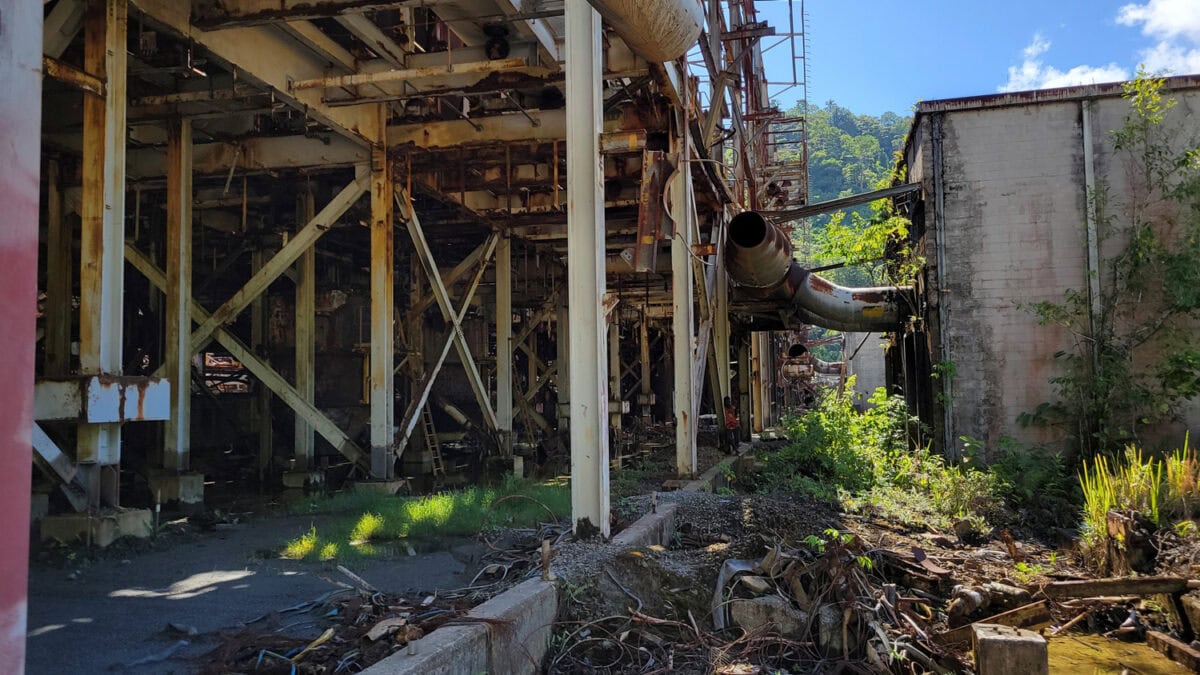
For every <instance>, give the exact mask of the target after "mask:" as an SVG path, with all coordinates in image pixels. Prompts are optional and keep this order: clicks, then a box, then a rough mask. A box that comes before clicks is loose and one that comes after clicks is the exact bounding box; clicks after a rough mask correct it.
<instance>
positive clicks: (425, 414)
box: [421, 405, 446, 482]
mask: <svg viewBox="0 0 1200 675" xmlns="http://www.w3.org/2000/svg"><path fill="white" fill-rule="evenodd" d="M421 433H422V434H423V435H424V436H425V448H426V449H427V450H429V453H430V454H431V455H432V456H433V480H434V481H435V482H436V481H438V480H439V479H441V478H445V477H446V463H445V462H443V461H442V444H441V443H439V442H438V437H437V429H435V428H434V426H433V412H431V411H430V410H429V406H428V405H425V406H422V407H421Z"/></svg>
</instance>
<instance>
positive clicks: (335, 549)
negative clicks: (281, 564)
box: [282, 478, 571, 560]
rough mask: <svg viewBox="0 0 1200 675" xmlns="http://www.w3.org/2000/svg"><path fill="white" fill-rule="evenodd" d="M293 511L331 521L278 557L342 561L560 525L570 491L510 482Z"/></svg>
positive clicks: (333, 501)
mask: <svg viewBox="0 0 1200 675" xmlns="http://www.w3.org/2000/svg"><path fill="white" fill-rule="evenodd" d="M293 511H294V512H298V513H306V514H317V513H322V514H330V515H331V516H332V517H331V518H330V519H329V520H330V521H332V522H328V523H326V524H323V525H322V528H321V532H322V536H321V537H318V536H317V533H316V530H315V529H314V530H312V531H311V532H309V533H308V534H306V535H303V536H301V537H300V538H298V539H295V540H292V541H289V542H287V543H286V544H285V545H284V547H283V552H282V555H283V557H285V558H296V559H303V558H308V559H312V558H314V557H317V558H320V559H321V560H332V559H347V558H357V557H373V556H377V555H383V554H386V553H387V552H389V551H393V550H395V549H394V547H389V546H386V545H382V546H381V545H379V544H381V542H387V541H394V540H429V539H434V538H443V537H471V536H474V535H476V534H478V533H479V532H481V531H486V530H489V529H494V528H498V527H533V526H536V525H537V524H539V523H544V522H554V521H560V520H562V519H564V518H567V517H568V516H569V515H570V512H571V491H570V486H569V484H568V483H567V481H566V480H565V479H563V480H554V481H546V482H533V481H529V480H519V479H513V478H509V479H507V480H505V481H504V482H503V483H501V484H500V485H497V486H495V487H469V488H466V489H463V490H456V491H452V492H441V493H438V494H433V495H426V496H422V497H397V496H393V495H384V494H378V493H346V494H338V495H333V496H330V497H321V498H313V499H310V500H308V501H307V502H305V503H303V504H301V505H300V506H299V507H297V508H294V509H293ZM339 515H341V516H344V517H339ZM314 553H315V554H316V555H314Z"/></svg>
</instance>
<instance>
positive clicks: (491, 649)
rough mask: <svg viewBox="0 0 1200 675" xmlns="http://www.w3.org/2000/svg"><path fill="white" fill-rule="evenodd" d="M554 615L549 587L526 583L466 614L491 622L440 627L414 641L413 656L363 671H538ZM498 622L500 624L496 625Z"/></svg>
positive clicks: (554, 594) (397, 674) (503, 674)
mask: <svg viewBox="0 0 1200 675" xmlns="http://www.w3.org/2000/svg"><path fill="white" fill-rule="evenodd" d="M557 613H558V591H557V589H556V588H555V586H554V584H553V583H550V582H547V581H542V580H541V579H530V580H529V581H525V582H522V583H520V584H517V585H516V586H513V587H512V588H510V589H508V590H507V591H505V592H503V593H501V594H500V595H497V596H496V597H494V598H492V599H491V600H488V601H487V602H485V603H483V604H482V605H479V606H478V607H476V608H474V609H472V610H471V611H470V612H468V613H467V616H468V617H471V618H473V619H488V620H493V621H494V622H495V623H491V624H489V623H475V624H467V625H459V626H443V627H442V628H439V629H437V630H435V631H433V632H432V633H430V634H429V635H428V636H426V637H423V638H421V639H420V640H416V641H414V642H413V643H412V644H413V645H414V646H415V652H416V653H409V652H408V651H402V652H399V653H396V654H393V655H391V656H389V657H387V658H386V659H384V660H382V661H380V662H379V663H376V664H375V665H373V666H371V667H370V668H368V669H366V670H365V671H363V672H364V673H371V674H372V675H401V674H403V675H409V674H412V675H418V674H424V673H433V674H441V673H445V674H446V675H451V674H453V675H459V674H460V673H462V674H474V673H490V674H493V675H525V674H526V673H536V672H538V671H540V670H541V666H542V657H544V656H545V655H546V647H547V646H548V645H549V642H550V632H551V628H552V624H553V623H554V619H555V617H556V615H557ZM500 622H503V624H502V625H496V624H498V623H500Z"/></svg>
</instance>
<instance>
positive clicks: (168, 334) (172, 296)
mask: <svg viewBox="0 0 1200 675" xmlns="http://www.w3.org/2000/svg"><path fill="white" fill-rule="evenodd" d="M165 298H166V311H165V312H164V314H165V315H166V330H165V331H164V332H165V338H166V339H165V342H166V350H165V352H166V353H165V355H164V356H165V359H164V362H165V363H166V368H167V379H168V380H169V381H170V382H171V417H170V419H168V420H167V422H166V424H165V425H164V429H163V431H164V438H163V459H162V466H163V468H164V469H166V470H168V471H187V470H188V469H189V468H190V452H191V427H192V425H191V421H192V365H191V364H192V350H191V345H190V344H189V342H190V337H191V335H192V315H191V306H190V303H191V301H192V122H191V120H188V119H174V120H171V121H169V122H168V123H167V288H166V291H165Z"/></svg>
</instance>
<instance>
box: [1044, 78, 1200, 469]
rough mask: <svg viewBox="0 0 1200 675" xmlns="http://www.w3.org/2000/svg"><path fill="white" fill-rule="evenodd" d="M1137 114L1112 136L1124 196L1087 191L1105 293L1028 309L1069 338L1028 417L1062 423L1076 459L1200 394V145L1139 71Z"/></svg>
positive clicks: (1113, 445) (1138, 437)
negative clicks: (1046, 393) (1046, 396)
mask: <svg viewBox="0 0 1200 675" xmlns="http://www.w3.org/2000/svg"><path fill="white" fill-rule="evenodd" d="M1125 98H1126V99H1127V100H1128V101H1129V104H1130V109H1129V113H1128V114H1127V115H1126V116H1125V119H1124V124H1123V125H1122V127H1121V128H1120V129H1118V130H1116V131H1113V132H1112V135H1111V142H1112V144H1113V148H1114V149H1115V150H1116V151H1117V153H1118V155H1119V156H1120V157H1121V158H1122V159H1123V160H1124V163H1125V165H1126V172H1127V175H1128V180H1129V182H1130V185H1129V186H1128V189H1124V190H1122V191H1121V192H1122V194H1125V195H1127V197H1125V198H1124V200H1123V201H1122V202H1120V203H1118V202H1117V201H1116V200H1115V199H1113V198H1112V196H1111V193H1110V190H1109V188H1108V185H1107V183H1106V181H1105V179H1104V178H1103V177H1099V178H1098V179H1097V183H1096V188H1095V190H1094V191H1092V192H1091V193H1090V194H1089V195H1088V209H1089V211H1090V212H1091V213H1092V214H1093V217H1094V220H1095V223H1096V232H1097V239H1098V241H1097V244H1096V246H1097V247H1098V249H1099V250H1101V251H1108V250H1112V249H1113V247H1116V248H1117V251H1118V252H1117V253H1116V254H1115V255H1112V256H1106V259H1105V261H1104V262H1103V263H1102V264H1101V269H1100V270H1099V279H1098V282H1099V283H1098V284H1093V287H1094V286H1097V285H1098V288H1099V294H1098V296H1096V297H1093V291H1090V290H1089V289H1086V288H1085V289H1073V290H1070V291H1068V292H1067V293H1066V294H1065V296H1064V298H1063V300H1062V301H1061V302H1040V303H1036V304H1034V305H1031V306H1029V307H1028V308H1029V309H1030V311H1032V312H1034V313H1035V314H1036V316H1037V317H1038V320H1039V322H1040V323H1042V324H1043V325H1057V326H1060V327H1062V328H1064V329H1065V330H1066V331H1067V332H1068V334H1069V335H1070V336H1071V339H1072V342H1071V348H1070V349H1067V350H1064V351H1062V352H1059V353H1058V354H1057V355H1056V356H1057V358H1058V360H1059V362H1060V363H1061V366H1062V368H1061V372H1060V373H1059V374H1057V375H1056V376H1055V377H1054V378H1052V379H1051V382H1052V383H1053V384H1054V386H1055V388H1056V390H1057V394H1058V400H1056V401H1053V402H1047V403H1044V404H1042V405H1040V406H1038V408H1037V409H1036V410H1034V411H1032V412H1030V413H1028V414H1025V415H1022V417H1021V420H1020V421H1021V423H1023V424H1033V425H1039V426H1046V425H1056V426H1061V427H1065V428H1066V429H1067V430H1068V436H1069V437H1070V438H1071V439H1073V441H1074V442H1075V446H1076V447H1074V448H1073V449H1074V450H1075V451H1076V457H1077V459H1078V460H1080V461H1088V460H1090V459H1091V458H1093V457H1096V456H1098V455H1108V456H1114V455H1116V454H1117V453H1119V452H1120V451H1121V449H1122V448H1124V447H1125V446H1126V445H1127V444H1137V445H1142V444H1143V443H1144V439H1143V437H1142V434H1143V431H1144V430H1145V429H1148V428H1153V427H1155V426H1157V425H1160V424H1161V423H1163V422H1166V421H1169V420H1172V419H1175V418H1176V417H1177V416H1178V413H1179V411H1180V407H1181V405H1182V404H1183V403H1184V402H1185V401H1187V400H1189V399H1192V398H1194V397H1195V396H1197V395H1198V394H1200V335H1198V334H1197V332H1196V331H1195V321H1196V319H1198V318H1200V148H1198V147H1197V145H1196V142H1195V139H1185V138H1183V137H1182V136H1181V130H1180V129H1178V128H1176V127H1174V126H1172V125H1168V124H1166V123H1165V120H1166V117H1167V113H1168V111H1169V110H1170V109H1171V108H1173V107H1174V106H1175V105H1176V103H1177V102H1176V100H1175V99H1173V98H1171V97H1169V96H1164V94H1163V80H1161V79H1157V78H1153V77H1149V76H1147V75H1146V74H1145V73H1144V72H1139V74H1138V77H1137V78H1136V79H1135V80H1133V81H1131V82H1129V83H1127V84H1126V85H1125Z"/></svg>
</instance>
